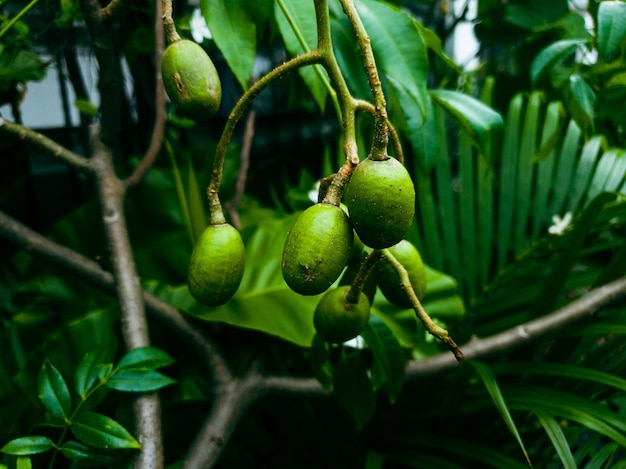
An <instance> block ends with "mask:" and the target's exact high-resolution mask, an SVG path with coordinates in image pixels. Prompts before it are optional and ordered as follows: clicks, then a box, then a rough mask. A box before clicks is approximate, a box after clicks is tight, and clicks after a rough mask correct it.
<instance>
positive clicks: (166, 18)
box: [161, 0, 181, 44]
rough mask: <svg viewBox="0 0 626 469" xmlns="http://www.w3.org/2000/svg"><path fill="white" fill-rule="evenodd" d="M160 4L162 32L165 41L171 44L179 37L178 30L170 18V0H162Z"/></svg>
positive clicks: (178, 39)
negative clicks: (161, 9)
mask: <svg viewBox="0 0 626 469" xmlns="http://www.w3.org/2000/svg"><path fill="white" fill-rule="evenodd" d="M161 4H162V5H163V32H164V33H165V38H166V39H167V43H168V44H172V43H173V42H176V41H180V40H181V37H180V36H179V35H178V31H176V25H175V24H174V19H173V18H172V9H173V8H172V0H162V3H161Z"/></svg>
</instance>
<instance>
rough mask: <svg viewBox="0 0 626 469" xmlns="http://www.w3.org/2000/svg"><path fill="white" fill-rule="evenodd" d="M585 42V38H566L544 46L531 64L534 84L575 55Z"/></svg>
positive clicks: (531, 76)
mask: <svg viewBox="0 0 626 469" xmlns="http://www.w3.org/2000/svg"><path fill="white" fill-rule="evenodd" d="M584 43H585V40H584V39H564V40H562V41H556V42H554V43H552V44H550V45H549V46H547V47H545V48H543V49H542V50H541V51H540V52H539V53H538V54H537V56H536V57H535V59H534V60H533V63H532V65H531V66H530V80H531V82H532V83H533V85H534V86H536V85H537V82H538V81H539V80H540V79H541V78H543V77H544V76H545V75H546V74H547V73H549V72H550V70H551V69H552V68H553V67H554V66H555V65H557V64H559V63H561V62H563V61H564V60H566V59H568V58H569V57H571V56H573V55H574V53H575V52H576V50H577V49H578V48H579V47H580V46H581V45H582V44H584Z"/></svg>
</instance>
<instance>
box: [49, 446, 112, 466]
mask: <svg viewBox="0 0 626 469" xmlns="http://www.w3.org/2000/svg"><path fill="white" fill-rule="evenodd" d="M60 451H61V453H62V454H63V456H65V457H66V458H67V459H69V460H71V461H74V462H76V463H79V464H82V465H86V466H96V465H97V466H102V465H111V464H112V463H115V462H117V461H119V459H120V457H119V455H118V454H116V453H112V452H111V451H102V450H99V449H97V448H94V447H92V446H88V445H84V444H82V443H79V442H78V441H73V440H70V441H66V442H65V443H63V446H61V448H60Z"/></svg>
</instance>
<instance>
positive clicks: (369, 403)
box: [334, 352, 376, 429]
mask: <svg viewBox="0 0 626 469" xmlns="http://www.w3.org/2000/svg"><path fill="white" fill-rule="evenodd" d="M334 389H335V396H336V397H337V401H338V402H339V404H340V405H341V406H342V407H343V408H344V409H346V410H347V411H348V413H349V414H350V415H351V416H352V419H353V420H354V422H355V424H356V426H357V428H359V429H360V428H363V427H364V426H365V424H366V423H367V422H368V421H369V419H370V418H371V416H372V413H373V412H374V406H375V403H376V401H375V396H374V391H373V389H372V383H371V382H370V380H369V377H368V376H367V368H366V367H365V363H363V360H362V359H361V355H360V354H359V353H358V352H354V353H351V354H349V355H347V356H344V357H342V359H341V361H340V362H339V363H338V364H337V366H336V367H335V376H334Z"/></svg>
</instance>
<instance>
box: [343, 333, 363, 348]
mask: <svg viewBox="0 0 626 469" xmlns="http://www.w3.org/2000/svg"><path fill="white" fill-rule="evenodd" d="M343 345H345V346H346V347H351V348H354V349H362V348H364V347H365V341H364V340H363V337H361V336H360V335H357V336H356V337H355V338H354V339H350V340H348V341H347V342H344V343H343Z"/></svg>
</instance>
